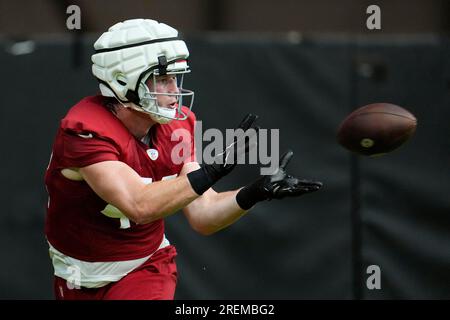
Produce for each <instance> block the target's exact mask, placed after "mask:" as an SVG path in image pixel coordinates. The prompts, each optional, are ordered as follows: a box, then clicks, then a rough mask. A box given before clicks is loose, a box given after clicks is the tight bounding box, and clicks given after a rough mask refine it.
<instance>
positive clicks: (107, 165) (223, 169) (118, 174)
mask: <svg viewBox="0 0 450 320" xmlns="http://www.w3.org/2000/svg"><path fill="white" fill-rule="evenodd" d="M256 118H257V117H256V116H254V115H251V114H249V115H247V116H246V117H245V118H244V120H243V121H242V122H241V123H240V125H239V127H238V129H242V131H243V132H244V133H245V132H246V131H247V130H249V129H250V128H251V127H252V125H253V123H254V122H255V120H256ZM238 147H239V145H238V144H236V143H234V144H232V145H230V146H229V147H228V148H227V149H226V150H224V152H222V153H221V156H220V157H222V158H223V159H222V161H220V163H213V164H205V165H203V166H202V167H197V168H196V170H191V171H190V172H189V173H187V174H184V175H182V176H180V177H177V178H175V179H170V180H163V181H156V182H154V183H151V184H148V185H146V184H145V183H144V182H143V181H142V180H141V178H140V177H139V175H138V174H137V173H136V172H135V171H134V170H133V169H132V168H131V167H129V166H128V165H126V164H125V163H122V162H120V161H102V162H98V163H95V164H92V165H88V166H85V167H82V168H81V169H79V173H80V174H81V175H82V177H83V178H84V180H86V182H87V183H88V184H89V186H90V187H91V188H92V189H93V190H94V191H95V193H96V194H97V195H98V196H100V197H101V198H102V199H103V200H105V201H106V202H108V203H110V204H112V205H113V206H115V207H116V208H118V209H119V210H120V211H121V212H122V213H123V214H124V215H126V216H127V218H129V219H130V220H132V221H134V222H136V223H139V224H143V223H149V222H152V221H154V220H157V219H160V218H164V217H166V216H168V215H170V214H172V213H175V212H176V211H177V210H179V209H181V208H183V207H185V206H186V205H187V204H189V203H190V202H192V201H193V200H194V199H196V198H198V197H199V196H200V195H202V194H203V193H205V192H206V191H207V190H208V189H210V188H211V186H212V185H214V184H215V183H216V182H217V181H218V180H219V179H221V178H222V177H224V176H225V175H227V174H228V173H230V172H231V171H232V170H233V168H234V167H235V162H232V163H228V162H227V158H228V154H229V153H230V152H231V151H233V152H231V153H232V154H234V155H236V154H238ZM244 149H246V148H244ZM244 152H245V150H244Z"/></svg>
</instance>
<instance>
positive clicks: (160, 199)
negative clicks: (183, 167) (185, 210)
mask: <svg viewBox="0 0 450 320" xmlns="http://www.w3.org/2000/svg"><path fill="white" fill-rule="evenodd" d="M79 173H80V174H81V175H82V177H83V178H84V180H86V182H87V183H88V184H89V186H90V187H91V188H92V189H93V190H94V192H95V193H96V194H97V195H98V196H99V197H101V198H102V199H103V200H105V201H106V202H108V203H110V204H112V205H114V206H115V207H116V208H118V209H119V210H120V211H121V212H122V213H123V214H124V215H125V216H127V218H129V219H130V220H132V221H134V222H135V223H138V224H144V223H149V222H152V221H154V220H157V219H160V218H164V217H166V216H168V215H170V214H172V213H174V212H176V211H177V210H179V209H181V208H182V207H184V206H186V205H187V204H189V203H190V202H191V201H192V200H194V199H196V198H198V197H199V195H198V194H197V193H195V192H194V190H193V188H192V186H191V183H190V182H189V179H188V177H187V176H186V175H184V176H180V177H177V178H175V179H170V180H164V181H156V182H154V183H150V184H145V183H144V182H143V181H142V179H141V177H140V176H139V175H138V174H137V173H136V172H135V171H134V170H133V169H132V168H130V167H129V166H128V165H127V164H125V163H123V162H120V161H103V162H99V163H95V164H92V165H89V166H86V167H83V168H80V169H79Z"/></svg>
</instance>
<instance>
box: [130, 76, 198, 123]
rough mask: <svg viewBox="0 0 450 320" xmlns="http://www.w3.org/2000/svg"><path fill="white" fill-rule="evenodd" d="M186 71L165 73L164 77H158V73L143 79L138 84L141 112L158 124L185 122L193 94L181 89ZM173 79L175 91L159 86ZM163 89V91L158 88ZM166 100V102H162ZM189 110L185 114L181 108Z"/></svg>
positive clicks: (190, 107)
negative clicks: (176, 121)
mask: <svg viewBox="0 0 450 320" xmlns="http://www.w3.org/2000/svg"><path fill="white" fill-rule="evenodd" d="M189 72H190V71H189V70H186V71H173V72H167V73H166V74H165V75H159V72H158V71H157V70H155V72H152V73H150V74H149V75H148V76H146V77H144V78H143V79H142V80H141V81H140V84H139V90H138V95H139V98H140V100H139V104H138V107H140V108H142V111H143V112H145V113H148V114H149V115H150V116H151V117H152V119H153V120H155V121H156V122H158V123H167V122H169V121H171V120H185V119H186V118H187V117H188V115H189V111H190V110H191V109H192V105H193V103H194V92H193V91H191V90H188V89H185V88H183V82H184V75H185V74H186V73H189ZM171 77H175V78H176V80H175V86H176V90H172V91H171V90H169V89H170V88H167V85H161V78H162V79H163V80H162V81H170V80H167V78H169V79H170V78H171ZM161 87H163V90H158V88H161ZM164 100H166V101H164ZM183 106H185V107H187V108H188V109H189V110H188V111H187V112H185V110H183V109H182V107H183Z"/></svg>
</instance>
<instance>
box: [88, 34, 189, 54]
mask: <svg viewBox="0 0 450 320" xmlns="http://www.w3.org/2000/svg"><path fill="white" fill-rule="evenodd" d="M174 40H180V39H179V38H178V37H172V38H161V39H153V40H148V41H144V42H137V43H133V44H127V45H125V46H120V47H114V48H105V49H98V50H95V53H102V52H110V51H116V50H121V49H127V48H132V47H138V46H143V45H146V44H152V43H157V42H166V41H174Z"/></svg>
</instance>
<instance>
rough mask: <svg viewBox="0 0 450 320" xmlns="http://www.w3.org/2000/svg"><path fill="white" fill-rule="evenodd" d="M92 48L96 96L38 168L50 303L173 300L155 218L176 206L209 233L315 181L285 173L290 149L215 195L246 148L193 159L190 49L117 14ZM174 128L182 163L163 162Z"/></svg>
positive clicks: (164, 30) (169, 32) (172, 33)
mask: <svg viewBox="0 0 450 320" xmlns="http://www.w3.org/2000/svg"><path fill="white" fill-rule="evenodd" d="M94 48H95V53H94V54H93V56H92V62H93V65H92V72H93V74H94V76H95V77H96V78H97V79H98V81H99V86H100V92H101V95H96V96H89V97H86V98H84V99H82V100H81V101H80V102H78V103H77V104H76V105H75V106H73V107H72V108H71V109H70V110H69V112H68V113H67V115H66V116H65V117H64V118H63V119H62V121H61V123H60V126H59V129H58V132H57V135H56V138H55V141H54V144H53V149H52V157H51V160H50V163H49V166H48V168H47V171H46V175H45V183H46V187H47V190H48V194H49V201H48V209H47V216H46V228H45V232H46V238H47V241H48V243H49V251H50V257H51V260H52V263H53V267H54V274H55V281H54V290H55V295H56V298H57V299H173V297H174V292H175V286H176V282H177V271H176V264H175V256H176V249H175V248H174V246H173V245H171V244H170V242H169V240H168V239H167V238H166V236H165V233H164V218H165V217H167V216H168V215H171V214H173V213H175V212H176V211H178V210H179V209H182V211H183V213H184V215H185V216H186V218H187V220H188V221H189V223H190V225H191V226H192V228H193V229H194V230H195V231H197V232H199V233H201V234H205V235H207V234H212V233H214V232H217V231H218V230H220V229H222V228H225V227H227V226H229V225H231V224H232V223H234V222H235V221H237V220H238V219H239V218H241V217H242V216H243V215H244V214H245V213H246V212H247V210H249V209H250V208H252V207H253V206H254V205H255V204H256V203H257V202H259V201H263V200H266V199H272V198H277V199H278V198H283V197H285V196H298V195H301V194H304V193H308V192H313V191H316V190H318V189H319V188H320V187H321V183H320V182H313V181H306V180H300V179H297V178H295V177H292V176H290V175H288V174H287V173H286V171H285V167H286V164H287V163H288V161H289V159H290V158H291V157H292V152H288V153H286V154H285V155H284V156H283V157H282V159H281V161H280V168H279V169H278V170H277V171H276V172H275V173H274V174H273V175H269V176H261V177H260V178H259V179H257V180H256V181H255V182H253V183H250V184H249V185H247V186H245V187H243V188H240V189H238V190H234V191H229V192H220V193H217V192H215V191H214V190H213V189H212V188H211V187H212V186H213V185H214V184H215V183H216V182H217V181H218V180H219V179H221V178H222V177H224V176H225V175H227V174H229V173H230V172H231V171H232V170H233V168H234V167H235V161H230V160H231V159H232V158H233V159H234V157H235V156H236V155H238V154H240V153H241V154H242V153H245V152H246V151H248V148H249V147H250V146H248V145H244V148H241V149H240V150H239V148H238V146H239V145H240V144H239V143H233V144H231V145H230V146H228V147H227V148H226V149H225V150H223V152H222V153H220V154H219V155H217V157H216V160H217V161H215V162H213V163H209V164H203V165H201V166H200V165H199V164H198V163H197V162H196V161H195V146H194V124H195V115H194V113H193V112H192V111H191V108H192V102H193V96H194V93H193V92H192V91H190V90H187V89H185V88H184V87H183V77H184V75H185V74H186V73H188V72H189V71H190V70H189V64H188V56H189V52H188V49H187V47H186V44H185V42H184V41H183V40H181V39H179V38H178V32H177V30H175V29H174V28H172V27H170V26H168V25H166V24H163V23H158V22H157V21H154V20H148V19H133V20H127V21H124V22H120V23H117V24H115V25H114V26H112V27H111V28H110V29H109V30H108V31H107V32H105V33H103V34H102V35H101V36H100V38H99V39H98V40H97V41H96V42H95V44H94ZM255 120H256V116H254V115H247V116H246V117H245V118H244V120H243V121H242V122H241V124H240V125H239V128H240V129H242V130H243V132H247V131H248V130H253V128H254V127H255ZM177 129H183V130H186V131H187V132H189V133H190V137H191V139H190V141H184V142H183V143H187V144H188V145H189V146H190V147H191V148H188V149H186V150H191V152H190V153H189V154H183V155H182V156H183V161H181V162H174V161H173V159H172V150H173V148H174V147H175V145H176V144H178V143H180V141H172V136H171V135H172V133H173V132H174V131H175V130H177ZM230 154H232V155H233V156H231V157H230Z"/></svg>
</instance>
